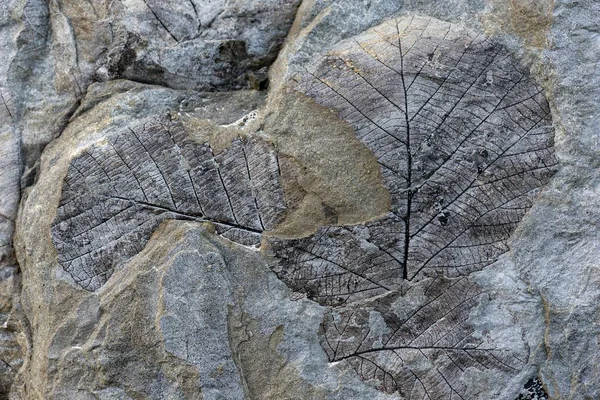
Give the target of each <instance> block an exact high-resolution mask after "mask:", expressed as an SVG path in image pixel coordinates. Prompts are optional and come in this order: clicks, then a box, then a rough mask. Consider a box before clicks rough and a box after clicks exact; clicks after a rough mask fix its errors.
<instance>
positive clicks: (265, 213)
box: [52, 119, 284, 290]
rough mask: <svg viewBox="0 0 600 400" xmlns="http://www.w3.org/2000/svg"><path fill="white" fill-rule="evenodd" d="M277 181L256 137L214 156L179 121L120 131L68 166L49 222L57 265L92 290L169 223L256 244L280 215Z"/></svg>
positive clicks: (269, 151) (272, 158)
mask: <svg viewBox="0 0 600 400" xmlns="http://www.w3.org/2000/svg"><path fill="white" fill-rule="evenodd" d="M278 174H279V170H278V162H277V157H276V155H275V152H274V149H273V148H272V145H270V144H268V143H267V142H265V141H264V140H262V139H260V138H254V137H253V138H249V139H244V140H241V139H236V140H234V141H233V143H232V144H231V146H230V147H229V148H227V149H226V150H224V151H221V152H220V153H218V154H214V153H213V149H212V148H211V147H210V146H209V145H208V144H200V143H197V142H196V141H194V140H193V139H191V138H190V137H189V136H188V135H187V133H186V132H185V130H184V129H183V127H182V125H181V124H179V123H176V122H171V121H163V120H154V119H149V120H148V121H146V122H144V123H141V124H140V125H139V126H136V127H135V128H126V129H125V130H123V131H122V132H120V133H119V134H117V135H113V136H111V137H108V138H107V139H106V140H104V141H102V142H100V143H98V144H96V145H93V146H91V147H90V148H88V149H86V150H85V151H84V152H83V154H81V155H80V156H79V157H77V158H75V159H74V160H73V161H72V162H71V164H70V166H69V169H68V172H67V176H66V177H65V180H64V186H63V192H62V198H61V203H60V206H59V208H58V212H57V216H56V219H55V221H54V223H53V225H52V237H53V240H54V244H55V246H56V249H57V251H58V262H59V264H60V265H61V266H62V268H63V269H64V270H65V271H66V272H68V273H69V274H70V275H71V276H72V277H73V279H74V280H75V282H76V283H77V284H78V285H79V286H81V287H82V288H84V289H88V290H96V289H98V288H99V287H100V286H102V285H103V284H104V283H105V282H106V281H107V280H108V278H109V277H110V275H111V274H112V272H113V270H114V269H115V268H117V267H118V266H120V265H122V264H123V263H125V262H126V261H127V260H128V259H129V258H131V257H132V256H134V255H135V254H137V253H138V252H140V251H141V250H142V249H143V248H144V246H145V244H146V242H147V241H148V239H149V238H150V235H151V234H152V232H153V231H154V229H156V227H157V226H158V224H159V223H160V222H161V221H162V220H164V219H167V218H169V219H186V220H196V221H207V222H211V223H213V224H214V225H215V226H216V230H217V232H219V233H220V234H222V235H223V236H225V237H227V238H229V239H231V240H233V241H236V242H238V243H241V244H244V245H255V244H257V243H259V241H260V235H261V233H262V232H263V231H264V230H269V229H272V228H273V226H274V224H275V223H276V221H277V219H278V218H279V216H280V215H281V213H282V212H283V209H284V206H283V193H282V191H281V189H280V186H279V178H278Z"/></svg>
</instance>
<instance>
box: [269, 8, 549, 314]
mask: <svg viewBox="0 0 600 400" xmlns="http://www.w3.org/2000/svg"><path fill="white" fill-rule="evenodd" d="M293 86H294V87H295V89H296V90H299V91H301V92H303V93H304V94H306V95H308V96H310V97H312V98H313V99H314V100H315V101H316V102H317V103H319V104H321V105H324V106H327V107H330V108H332V109H334V110H336V111H337V112H338V114H339V116H340V117H341V118H342V119H344V120H346V121H347V122H348V123H349V124H350V125H351V126H352V127H353V128H354V130H355V132H356V135H357V137H358V138H359V139H360V140H361V141H362V142H363V143H364V144H365V145H366V146H367V147H368V148H369V149H371V151H372V152H373V153H374V154H375V156H376V157H377V160H378V162H379V165H380V168H381V174H382V179H383V181H384V184H385V185H386V187H387V188H388V190H389V191H390V194H391V197H392V208H391V210H390V213H389V214H388V215H387V216H384V217H383V218H379V219H378V220H376V221H370V222H367V223H365V224H364V225H358V226H353V227H338V226H325V227H322V228H320V229H319V230H318V231H317V232H316V233H315V234H314V235H312V236H310V237H308V238H301V239H296V240H291V241H290V240H277V239H275V240H272V241H271V244H272V248H273V250H274V253H275V255H276V256H277V257H278V258H279V259H280V262H279V264H278V265H277V266H275V267H274V270H275V272H276V273H277V274H278V276H279V277H280V278H281V279H282V280H283V281H284V282H286V283H287V284H288V285H289V286H291V287H292V288H293V289H294V290H297V291H300V292H304V293H307V294H308V296H309V297H310V298H312V299H314V300H316V301H318V302H320V303H321V304H329V305H339V304H344V303H348V302H352V301H355V300H360V299H362V298H368V297H371V296H374V295H378V294H382V293H386V292H388V291H390V290H393V289H394V288H396V287H398V286H399V285H400V284H401V283H402V282H403V281H405V280H410V281H418V280H419V279H422V278H424V277H426V276H435V275H443V276H449V277H456V276H467V275H468V274H469V273H470V272H473V271H476V270H480V269H482V268H484V267H485V266H487V265H489V264H491V263H492V262H494V261H495V260H496V259H497V257H498V256H499V255H501V254H502V253H504V252H506V251H507V250H508V245H507V240H508V239H509V237H510V235H511V234H512V232H513V231H514V229H515V228H516V226H517V225H518V223H519V222H520V221H521V219H522V218H523V216H524V214H525V213H526V212H527V210H528V209H529V208H530V207H531V205H532V204H533V201H534V199H535V197H536V196H537V193H538V192H539V189H540V188H541V187H543V186H544V185H545V184H546V183H547V182H548V181H549V179H550V178H551V176H552V175H553V174H554V173H555V172H556V166H557V161H556V159H555V157H554V153H553V145H554V144H553V129H552V126H551V118H550V110H549V106H548V103H547V101H546V99H545V97H544V94H543V92H542V89H541V88H540V87H539V86H538V85H537V84H536V83H535V81H534V80H533V78H532V77H531V76H530V75H529V73H528V71H527V69H526V68H525V67H523V66H522V65H520V64H519V63H518V62H517V61H516V60H515V59H514V58H513V57H512V56H511V54H510V53H509V52H508V51H507V50H506V49H505V48H504V47H502V46H501V45H498V44H496V43H494V42H492V41H490V40H489V39H488V38H486V37H483V36H481V35H474V34H471V33H470V32H468V31H466V30H464V29H461V28H458V27H456V25H453V24H450V23H443V22H441V21H439V20H434V19H427V18H421V17H412V18H398V19H395V20H391V21H388V22H386V23H384V24H382V25H380V26H378V27H376V28H373V29H371V30H369V31H367V32H365V33H363V34H361V35H359V36H357V37H355V38H352V39H349V40H347V41H344V42H342V43H341V44H339V45H338V46H336V47H334V49H333V50H331V51H330V52H329V53H328V54H326V55H325V56H323V57H321V58H319V59H317V60H316V61H315V62H313V63H312V64H311V66H309V67H307V68H306V69H305V72H303V73H300V74H299V75H298V76H296V77H295V78H294V80H293ZM390 271H396V272H398V271H400V273H395V274H391V273H390Z"/></svg>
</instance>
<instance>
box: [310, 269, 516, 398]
mask: <svg viewBox="0 0 600 400" xmlns="http://www.w3.org/2000/svg"><path fill="white" fill-rule="evenodd" d="M482 296H486V294H485V293H482V291H481V289H480V288H478V287H477V286H476V285H475V284H473V283H472V282H470V281H469V280H468V279H467V278H454V279H449V278H432V279H430V280H429V281H428V280H424V281H421V282H419V284H417V285H413V286H410V287H409V288H408V290H406V291H404V293H402V294H401V293H400V291H397V292H394V293H392V294H389V295H387V296H383V297H378V298H377V299H375V300H371V301H368V302H363V303H361V304H360V305H357V304H353V305H350V306H348V307H345V308H341V309H334V310H332V311H330V313H329V315H327V316H326V317H325V319H324V322H323V324H322V326H321V330H320V336H321V344H322V346H323V348H324V349H325V351H326V352H327V355H328V357H329V360H330V361H331V362H338V361H341V362H347V363H349V364H350V365H351V366H352V367H353V368H354V370H355V371H356V373H357V374H358V375H359V376H360V377H361V378H362V379H364V380H365V381H368V382H371V383H373V384H375V385H376V386H377V387H378V389H380V390H382V391H385V392H388V393H394V392H396V391H398V392H399V393H400V394H401V395H402V396H404V398H406V399H427V400H445V399H453V398H458V399H465V400H466V399H474V397H473V396H471V395H469V393H468V391H467V389H466V388H465V383H464V381H463V380H462V379H461V377H462V373H463V372H464V371H465V370H466V369H467V368H475V369H479V370H488V369H494V370H499V371H505V372H509V373H510V372H516V371H519V370H520V369H521V368H522V366H523V364H524V360H522V359H521V358H522V357H523V356H522V355H518V354H515V353H513V352H511V351H507V350H503V349H497V348H495V347H494V346H493V345H492V344H490V343H489V342H488V341H487V340H485V339H483V338H481V337H480V335H477V334H476V333H475V330H474V329H473V327H472V326H471V324H470V323H469V320H468V319H469V313H470V312H471V309H472V308H473V307H474V306H475V305H477V304H478V303H479V302H480V298H481V297H482ZM400 299H401V300H402V301H399V300H400ZM410 302H412V303H413V306H414V307H413V308H414V309H412V310H410V312H409V313H407V312H406V310H405V307H406V304H407V303H410Z"/></svg>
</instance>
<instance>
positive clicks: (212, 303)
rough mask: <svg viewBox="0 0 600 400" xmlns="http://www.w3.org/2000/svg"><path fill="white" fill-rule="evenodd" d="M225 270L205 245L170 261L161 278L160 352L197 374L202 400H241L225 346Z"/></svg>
mask: <svg viewBox="0 0 600 400" xmlns="http://www.w3.org/2000/svg"><path fill="white" fill-rule="evenodd" d="M228 269H229V267H228V266H227V265H226V264H225V261H224V260H223V257H222V256H221V255H220V254H219V253H218V249H216V248H211V246H209V245H208V243H207V244H205V245H204V246H203V247H202V248H200V249H198V250H197V251H194V252H185V253H180V254H178V255H176V256H175V259H174V260H173V265H172V266H171V267H170V268H169V270H168V272H167V273H166V274H165V276H164V278H163V291H164V294H163V302H164V316H162V317H161V320H160V326H161V330H162V332H163V335H164V337H165V349H166V351H168V352H170V353H173V354H174V355H176V356H177V357H179V358H181V359H183V360H185V361H186V362H188V363H190V364H193V365H195V366H196V367H197V368H198V370H199V371H200V378H199V380H200V383H199V385H200V387H201V390H202V394H203V398H204V399H206V400H213V399H214V400H226V399H227V400H228V399H231V400H234V399H240V400H241V399H244V395H243V388H242V382H241V378H240V375H239V371H238V369H237V367H236V365H235V363H234V362H233V357H232V353H231V350H230V348H229V342H228V341H227V340H226V338H227V337H228V325H227V316H228V305H229V304H233V302H234V299H233V293H232V284H231V281H230V278H229V274H230V272H229V271H228ZM182 277H186V278H185V279H182Z"/></svg>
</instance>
